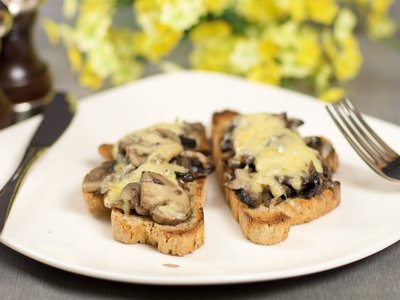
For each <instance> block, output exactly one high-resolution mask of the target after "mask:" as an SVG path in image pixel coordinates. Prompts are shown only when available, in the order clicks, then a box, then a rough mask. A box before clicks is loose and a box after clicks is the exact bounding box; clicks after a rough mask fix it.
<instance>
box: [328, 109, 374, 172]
mask: <svg viewBox="0 0 400 300" xmlns="http://www.w3.org/2000/svg"><path fill="white" fill-rule="evenodd" d="M326 109H327V111H328V113H329V115H330V116H331V117H332V120H333V121H334V122H335V124H336V126H337V127H338V129H339V130H340V131H341V132H342V134H343V136H344V137H345V138H346V140H347V141H348V142H349V144H350V145H351V146H352V147H353V149H354V150H355V151H356V152H357V154H358V155H359V156H360V157H361V158H362V160H364V161H365V162H366V163H367V165H368V166H370V167H371V168H372V169H373V170H374V171H375V172H377V173H379V174H381V170H380V169H379V168H378V167H377V166H376V164H375V163H374V161H372V160H373V158H372V157H371V156H370V155H369V154H368V153H367V152H365V151H364V149H363V148H362V147H361V146H360V145H359V144H358V142H357V141H356V140H354V139H353V138H352V137H353V135H352V134H351V133H349V132H348V131H349V130H348V128H347V127H345V125H343V124H342V123H343V122H342V119H341V118H339V117H337V116H336V115H338V116H340V115H339V113H337V112H336V109H335V106H333V105H327V106H326Z"/></svg>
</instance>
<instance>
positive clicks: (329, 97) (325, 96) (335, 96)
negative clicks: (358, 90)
mask: <svg viewBox="0 0 400 300" xmlns="http://www.w3.org/2000/svg"><path fill="white" fill-rule="evenodd" d="M343 96H344V90H343V89H341V88H338V87H332V88H330V89H328V90H326V91H324V92H323V93H321V94H319V96H318V98H320V99H321V100H324V101H326V102H336V101H338V100H340V98H343Z"/></svg>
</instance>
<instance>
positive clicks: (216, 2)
mask: <svg viewBox="0 0 400 300" xmlns="http://www.w3.org/2000/svg"><path fill="white" fill-rule="evenodd" d="M204 5H205V8H206V10H207V11H209V12H211V13H212V14H214V15H220V14H221V13H222V12H223V11H224V10H225V9H227V8H228V7H230V6H231V5H232V0H204Z"/></svg>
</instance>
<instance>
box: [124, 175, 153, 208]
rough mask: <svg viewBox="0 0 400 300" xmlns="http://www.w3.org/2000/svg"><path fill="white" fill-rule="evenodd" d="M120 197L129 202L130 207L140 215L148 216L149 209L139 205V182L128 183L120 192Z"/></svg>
mask: <svg viewBox="0 0 400 300" xmlns="http://www.w3.org/2000/svg"><path fill="white" fill-rule="evenodd" d="M121 199H122V200H123V201H126V202H128V203H129V204H130V208H131V209H133V210H135V211H136V213H138V214H139V215H142V216H148V215H149V211H148V210H147V209H143V208H142V207H141V206H140V184H139V183H137V182H133V183H128V184H127V185H126V186H125V187H124V189H123V190H122V192H121Z"/></svg>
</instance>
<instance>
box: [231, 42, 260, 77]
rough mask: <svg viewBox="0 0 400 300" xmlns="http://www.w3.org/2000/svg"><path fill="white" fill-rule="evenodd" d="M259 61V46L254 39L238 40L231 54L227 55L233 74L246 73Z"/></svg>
mask: <svg viewBox="0 0 400 300" xmlns="http://www.w3.org/2000/svg"><path fill="white" fill-rule="evenodd" d="M259 61H260V54H259V44H258V41H256V40H254V39H238V40H237V41H236V42H235V44H234V48H233V51H232V53H231V54H230V55H229V62H230V63H231V65H232V68H233V70H235V73H239V74H240V73H246V72H247V71H249V70H250V69H251V68H252V67H253V66H255V65H256V64H258V63H259Z"/></svg>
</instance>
